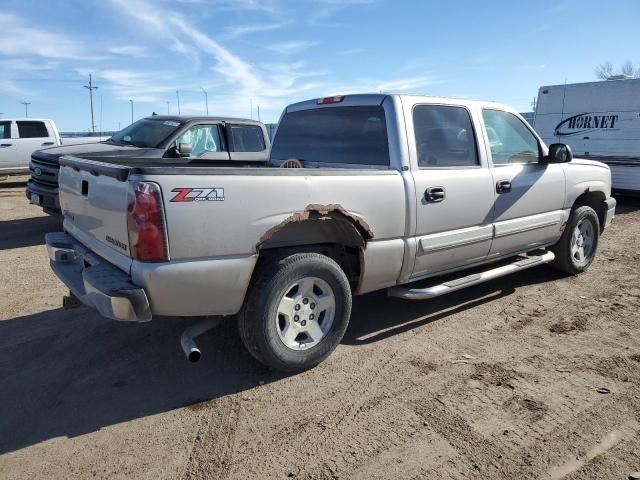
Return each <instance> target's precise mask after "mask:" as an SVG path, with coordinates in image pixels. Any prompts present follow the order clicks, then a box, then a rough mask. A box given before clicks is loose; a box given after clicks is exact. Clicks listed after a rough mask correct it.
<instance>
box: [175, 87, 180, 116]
mask: <svg viewBox="0 0 640 480" xmlns="http://www.w3.org/2000/svg"><path fill="white" fill-rule="evenodd" d="M176 98H177V99H178V115H180V92H179V91H178V90H176Z"/></svg>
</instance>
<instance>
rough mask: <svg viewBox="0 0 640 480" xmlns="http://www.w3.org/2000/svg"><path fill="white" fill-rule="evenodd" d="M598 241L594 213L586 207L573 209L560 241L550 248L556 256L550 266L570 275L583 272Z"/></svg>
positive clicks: (597, 221) (597, 222) (596, 219)
mask: <svg viewBox="0 0 640 480" xmlns="http://www.w3.org/2000/svg"><path fill="white" fill-rule="evenodd" d="M599 239H600V221H599V220H598V215H597V214H596V212H595V211H594V210H593V209H592V208H591V207H587V206H581V207H578V208H576V209H574V210H573V211H572V212H571V216H570V217H569V221H568V222H567V225H566V227H565V229H564V232H562V236H561V237H560V240H558V243H556V244H555V245H554V246H553V247H551V251H552V252H553V253H554V254H555V255H556V258H555V260H554V261H553V262H552V263H551V266H553V267H554V268H556V269H557V270H560V271H562V272H565V273H569V274H571V275H577V274H578V273H582V272H584V271H585V270H586V269H587V268H589V265H591V262H593V259H594V258H595V255H596V251H597V250H598V241H599Z"/></svg>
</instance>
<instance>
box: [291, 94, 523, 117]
mask: <svg viewBox="0 0 640 480" xmlns="http://www.w3.org/2000/svg"><path fill="white" fill-rule="evenodd" d="M335 97H342V100H340V101H339V102H335V103H331V102H328V103H326V104H319V103H318V101H319V100H320V99H321V98H323V97H321V98H313V99H311V100H305V101H303V102H298V103H293V104H291V105H289V106H288V107H287V108H286V111H287V112H295V111H298V110H306V109H309V108H316V107H322V106H327V107H330V106H332V105H335V106H338V105H340V106H345V107H346V106H362V105H382V102H384V100H385V98H387V97H405V98H406V97H411V98H421V99H425V100H432V101H435V102H434V103H437V102H443V103H447V102H451V103H455V104H467V105H472V104H480V105H483V106H494V107H498V108H500V109H503V110H508V111H515V110H514V109H513V108H512V107H511V106H509V105H506V104H502V103H498V102H491V101H483V100H472V99H469V98H461V97H444V96H437V95H424V94H418V93H355V94H348V95H336V96H335ZM324 98H331V97H324Z"/></svg>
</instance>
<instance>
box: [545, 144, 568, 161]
mask: <svg viewBox="0 0 640 480" xmlns="http://www.w3.org/2000/svg"><path fill="white" fill-rule="evenodd" d="M546 160H547V162H548V163H567V162H570V161H571V160H573V153H571V147H569V145H566V144H564V143H552V144H551V145H549V155H547V157H546Z"/></svg>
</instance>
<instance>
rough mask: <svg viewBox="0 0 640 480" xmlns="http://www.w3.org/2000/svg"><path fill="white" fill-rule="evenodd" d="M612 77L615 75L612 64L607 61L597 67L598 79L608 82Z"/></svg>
mask: <svg viewBox="0 0 640 480" xmlns="http://www.w3.org/2000/svg"><path fill="white" fill-rule="evenodd" d="M611 75H613V65H612V64H611V62H609V61H606V62H604V63H601V64H600V65H598V66H597V67H596V77H598V78H599V79H601V80H606V79H607V78H609V77H610V76H611Z"/></svg>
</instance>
